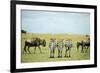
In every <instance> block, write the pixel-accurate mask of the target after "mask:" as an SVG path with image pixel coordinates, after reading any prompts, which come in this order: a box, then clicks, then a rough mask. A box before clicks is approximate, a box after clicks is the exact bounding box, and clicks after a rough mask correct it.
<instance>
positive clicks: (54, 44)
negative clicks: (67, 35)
mask: <svg viewBox="0 0 100 73" xmlns="http://www.w3.org/2000/svg"><path fill="white" fill-rule="evenodd" d="M64 47H65V48H66V50H65V57H70V50H71V49H70V48H71V47H72V40H70V39H68V40H66V41H65V43H64V40H63V39H61V40H56V39H50V42H49V48H50V58H54V54H55V49H56V48H57V49H58V58H60V57H62V50H63V48H64Z"/></svg>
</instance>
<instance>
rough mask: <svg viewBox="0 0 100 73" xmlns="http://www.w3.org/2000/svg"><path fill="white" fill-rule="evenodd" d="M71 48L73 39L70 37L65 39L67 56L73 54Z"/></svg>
mask: <svg viewBox="0 0 100 73" xmlns="http://www.w3.org/2000/svg"><path fill="white" fill-rule="evenodd" d="M71 48H72V40H71V39H68V40H66V41H65V49H66V50H65V57H71V55H70V51H71Z"/></svg>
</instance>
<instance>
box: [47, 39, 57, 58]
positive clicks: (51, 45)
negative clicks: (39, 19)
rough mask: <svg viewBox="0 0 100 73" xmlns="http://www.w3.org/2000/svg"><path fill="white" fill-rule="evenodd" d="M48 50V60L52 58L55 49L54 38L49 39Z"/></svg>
mask: <svg viewBox="0 0 100 73" xmlns="http://www.w3.org/2000/svg"><path fill="white" fill-rule="evenodd" d="M49 48H50V58H54V53H55V49H56V39H54V38H52V39H50V42H49Z"/></svg>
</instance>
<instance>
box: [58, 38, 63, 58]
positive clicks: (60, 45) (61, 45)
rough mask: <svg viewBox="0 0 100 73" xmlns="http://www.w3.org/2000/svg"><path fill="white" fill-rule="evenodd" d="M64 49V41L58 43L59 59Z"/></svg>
mask: <svg viewBox="0 0 100 73" xmlns="http://www.w3.org/2000/svg"><path fill="white" fill-rule="evenodd" d="M63 47H64V43H63V39H61V40H58V41H57V49H58V58H60V57H62V49H63Z"/></svg>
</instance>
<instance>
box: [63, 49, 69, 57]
mask: <svg viewBox="0 0 100 73" xmlns="http://www.w3.org/2000/svg"><path fill="white" fill-rule="evenodd" d="M67 52H68V50H67V48H66V51H65V56H64V57H68V56H67Z"/></svg>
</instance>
